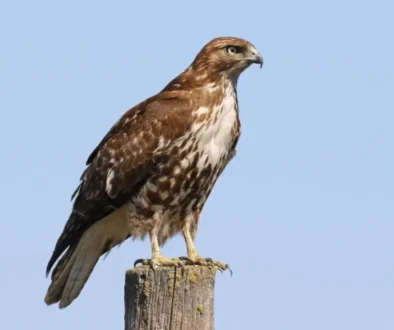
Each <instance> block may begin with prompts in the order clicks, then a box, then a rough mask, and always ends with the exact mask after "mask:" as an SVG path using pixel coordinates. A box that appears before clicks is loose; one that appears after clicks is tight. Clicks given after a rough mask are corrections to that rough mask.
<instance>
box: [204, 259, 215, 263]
mask: <svg viewBox="0 0 394 330" xmlns="http://www.w3.org/2000/svg"><path fill="white" fill-rule="evenodd" d="M205 261H206V262H208V263H210V264H213V263H214V261H213V260H212V258H205Z"/></svg>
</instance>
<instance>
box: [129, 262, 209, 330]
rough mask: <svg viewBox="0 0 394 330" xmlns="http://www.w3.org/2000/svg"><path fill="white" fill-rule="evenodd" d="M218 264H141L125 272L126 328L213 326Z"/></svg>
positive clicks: (164, 329)
mask: <svg viewBox="0 0 394 330" xmlns="http://www.w3.org/2000/svg"><path fill="white" fill-rule="evenodd" d="M215 273H216V268H213V269H211V268H208V267H203V266H185V268H184V269H182V268H173V267H159V268H157V269H156V270H155V271H153V270H152V269H150V268H149V267H148V266H139V267H136V268H134V269H131V270H129V271H128V272H127V273H126V285H125V308H126V311H125V330H153V329H154V330H172V329H187V330H193V329H196V330H197V329H198V330H212V329H214V312H213V310H214V287H215Z"/></svg>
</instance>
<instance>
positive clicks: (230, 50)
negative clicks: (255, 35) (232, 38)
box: [226, 46, 238, 55]
mask: <svg viewBox="0 0 394 330" xmlns="http://www.w3.org/2000/svg"><path fill="white" fill-rule="evenodd" d="M226 50H227V53H229V54H230V55H234V54H236V53H238V49H237V47H234V46H228V47H227V48H226Z"/></svg>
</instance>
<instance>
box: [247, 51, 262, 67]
mask: <svg viewBox="0 0 394 330" xmlns="http://www.w3.org/2000/svg"><path fill="white" fill-rule="evenodd" d="M250 61H251V62H252V63H256V64H260V69H261V68H262V67H263V57H262V56H261V54H260V52H257V51H256V52H254V53H253V56H252V57H251V59H250Z"/></svg>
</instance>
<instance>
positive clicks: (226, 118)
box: [45, 37, 263, 308]
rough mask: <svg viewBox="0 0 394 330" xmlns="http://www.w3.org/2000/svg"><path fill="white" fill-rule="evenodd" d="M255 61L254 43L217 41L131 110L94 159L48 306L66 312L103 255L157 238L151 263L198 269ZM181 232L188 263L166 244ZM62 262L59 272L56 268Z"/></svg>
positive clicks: (78, 195) (57, 254) (57, 259)
mask: <svg viewBox="0 0 394 330" xmlns="http://www.w3.org/2000/svg"><path fill="white" fill-rule="evenodd" d="M252 63H258V64H260V67H261V66H262V65H263V59H262V57H261V54H260V53H259V52H258V51H257V49H256V48H255V47H254V46H253V45H252V44H251V43H250V42H248V41H246V40H243V39H239V38H234V37H221V38H216V39H214V40H212V41H210V42H209V43H208V44H207V45H205V46H204V47H203V48H202V50H201V51H200V52H199V53H198V55H197V56H196V58H195V59H194V61H193V62H192V64H191V65H190V66H189V67H188V68H187V69H186V70H185V71H184V72H183V73H181V74H180V75H179V76H177V77H176V78H175V79H173V80H172V81H171V82H170V83H169V84H168V85H167V86H166V87H165V88H164V89H163V90H162V91H161V92H160V93H158V94H157V95H155V96H152V97H150V98H148V99H147V100H145V101H143V102H142V103H140V104H138V105H136V106H135V107H133V108H132V109H130V110H129V111H127V112H126V113H125V114H124V115H123V116H122V117H121V118H120V120H119V121H118V122H117V123H116V124H115V125H114V126H113V127H112V128H111V129H110V130H109V132H108V133H107V135H105V137H104V138H103V139H102V140H101V142H100V143H99V144H98V146H97V147H96V149H94V151H93V152H92V153H91V155H90V156H89V158H88V160H87V162H86V165H87V167H86V169H85V171H84V172H83V173H82V176H81V179H80V184H79V186H78V188H77V189H76V191H75V192H74V194H73V195H72V199H74V198H75V201H74V205H73V208H72V212H71V215H70V217H69V219H68V221H67V223H66V225H65V227H64V229H63V232H62V233H61V235H60V237H59V238H58V240H57V243H56V246H55V248H54V251H53V254H52V256H51V258H50V260H49V262H48V266H47V269H46V271H47V275H48V274H49V272H50V271H51V269H52V268H53V270H52V274H51V284H50V286H49V288H48V291H47V293H46V296H45V302H46V303H47V304H48V305H49V304H54V303H59V307H60V308H64V307H67V306H68V305H69V304H71V302H72V301H73V300H74V299H75V298H76V297H77V296H78V295H79V294H80V292H81V290H82V288H83V287H84V285H85V283H86V281H87V280H88V278H89V276H90V274H91V272H92V270H93V268H94V267H95V265H96V263H97V261H98V259H99V258H100V256H101V255H103V254H105V253H107V252H109V251H110V250H111V249H112V248H113V247H114V246H116V245H119V244H121V243H122V242H123V241H125V240H126V239H128V238H129V237H132V238H144V237H145V236H146V235H148V234H149V238H150V242H151V249H152V256H151V259H139V260H137V262H141V263H142V264H144V265H150V266H152V267H153V268H154V267H157V266H182V265H183V264H185V263H186V264H197V265H207V266H216V267H218V268H219V269H222V270H224V269H226V268H228V265H227V264H225V263H222V262H218V261H213V260H212V259H210V258H202V257H201V256H200V255H199V254H198V252H197V250H196V248H195V245H194V243H193V241H194V238H195V236H196V232H197V228H198V222H199V216H200V213H201V210H202V208H203V206H204V204H205V202H206V200H207V198H208V196H209V194H210V192H211V190H212V188H213V186H214V184H215V182H216V180H217V179H218V177H219V175H220V174H221V173H222V171H223V170H224V168H225V167H226V165H227V164H228V163H229V161H230V160H231V159H232V157H233V156H234V155H235V148H236V146H237V142H238V139H239V136H240V120H239V116H238V100H237V81H238V77H239V76H240V74H241V73H242V72H243V71H244V70H245V69H246V68H248V67H249V66H250V65H251V64H252ZM178 232H182V234H183V237H184V239H185V243H186V248H187V257H184V258H166V257H164V256H163V255H162V254H161V252H160V247H161V246H162V245H163V244H164V243H165V242H166V241H167V240H168V239H169V238H171V237H172V236H174V235H175V234H176V233H178ZM55 263H56V265H55Z"/></svg>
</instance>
